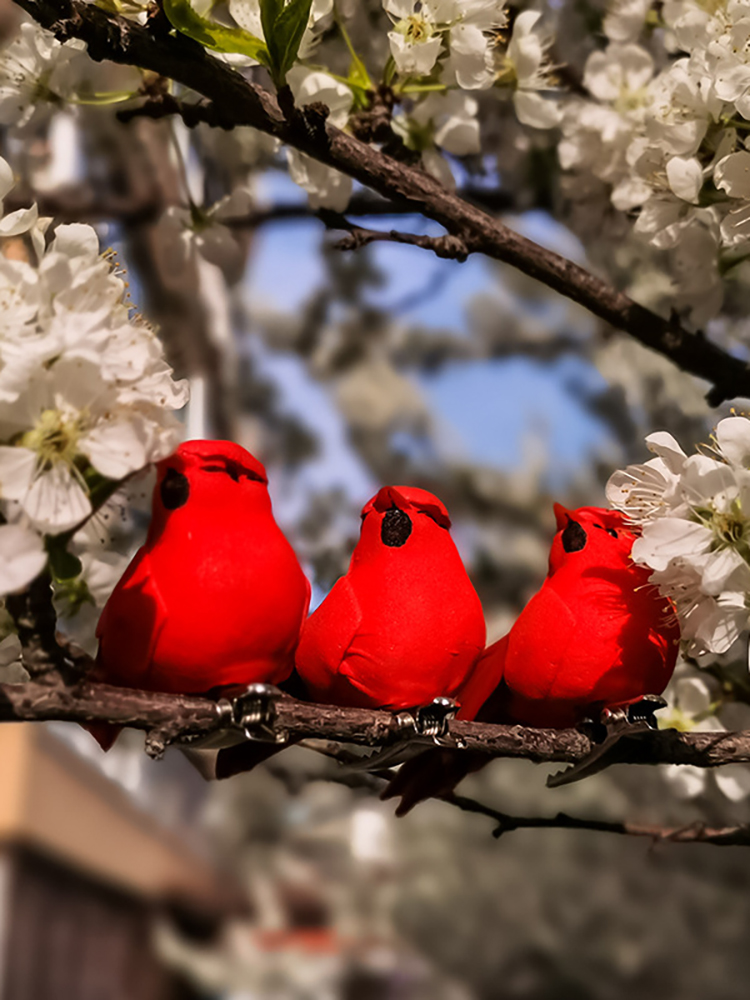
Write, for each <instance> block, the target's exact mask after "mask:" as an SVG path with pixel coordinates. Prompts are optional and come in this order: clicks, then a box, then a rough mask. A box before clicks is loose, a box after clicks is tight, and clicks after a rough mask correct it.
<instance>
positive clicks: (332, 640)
mask: <svg viewBox="0 0 750 1000" xmlns="http://www.w3.org/2000/svg"><path fill="white" fill-rule="evenodd" d="M361 623H362V610H361V608H360V606H359V601H358V600H357V595H356V594H355V593H354V590H353V588H352V585H351V583H350V582H349V578H348V577H346V576H342V577H341V579H340V580H337V581H336V583H335V584H334V585H333V589H332V590H331V592H330V594H329V595H328V597H327V598H326V599H325V601H323V603H322V604H321V605H320V607H318V608H317V609H316V610H315V611H313V613H312V614H311V615H310V617H309V618H308V619H307V621H306V622H305V624H304V626H303V628H302V636H301V638H300V642H299V646H298V647H297V656H296V664H297V672H298V673H299V675H300V677H301V678H302V680H303V681H304V683H305V686H306V687H307V688H308V690H309V692H310V694H311V695H312V696H313V697H314V698H315V699H316V700H317V701H324V700H325V698H326V696H329V695H331V694H332V693H333V691H334V690H335V688H336V680H337V678H338V676H339V674H340V672H341V666H342V663H343V660H344V657H345V656H346V653H347V650H348V649H349V647H350V646H351V644H352V642H353V641H354V638H355V636H356V635H357V631H358V630H359V627H360V625H361Z"/></svg>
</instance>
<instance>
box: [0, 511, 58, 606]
mask: <svg viewBox="0 0 750 1000" xmlns="http://www.w3.org/2000/svg"><path fill="white" fill-rule="evenodd" d="M46 564H47V553H46V551H45V549H44V540H43V539H42V537H41V535H39V534H38V533H37V532H36V531H34V530H33V529H32V528H29V527H26V526H24V525H22V524H2V525H0V594H11V593H13V591H16V590H21V589H22V588H23V587H25V586H26V585H27V584H29V583H31V581H32V580H33V579H34V577H36V576H38V575H39V574H40V573H41V572H42V570H43V569H44V567H45V566H46Z"/></svg>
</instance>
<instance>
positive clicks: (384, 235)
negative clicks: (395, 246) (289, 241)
mask: <svg viewBox="0 0 750 1000" xmlns="http://www.w3.org/2000/svg"><path fill="white" fill-rule="evenodd" d="M318 216H319V217H320V219H321V220H322V221H323V222H324V223H325V224H326V226H327V227H328V228H329V229H345V230H346V232H347V235H346V236H343V237H342V238H341V239H340V240H337V242H336V243H334V247H335V249H336V250H359V249H360V248H361V247H364V246H367V245H368V244H369V243H406V244H408V245H410V246H414V247H421V248H422V249H423V250H431V251H432V252H433V253H434V254H435V256H436V257H443V258H446V259H449V260H458V261H464V260H466V258H467V257H468V256H469V252H470V251H469V249H468V247H467V246H466V244H465V243H464V242H463V240H461V239H459V238H458V237H457V236H451V235H450V234H447V235H445V236H422V235H419V234H417V233H402V232H399V231H398V230H396V229H389V230H387V231H386V230H382V229H365V228H364V227H362V226H355V225H354V223H352V222H349V220H348V219H347V218H346V217H345V216H344V215H340V214H339V213H338V212H328V211H320V212H318Z"/></svg>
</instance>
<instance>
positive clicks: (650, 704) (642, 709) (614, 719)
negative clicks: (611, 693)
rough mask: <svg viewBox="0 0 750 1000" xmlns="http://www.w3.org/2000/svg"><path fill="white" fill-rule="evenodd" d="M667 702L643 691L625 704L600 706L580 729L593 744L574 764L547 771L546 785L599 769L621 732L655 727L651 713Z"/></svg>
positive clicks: (631, 733) (553, 785) (557, 785)
mask: <svg viewBox="0 0 750 1000" xmlns="http://www.w3.org/2000/svg"><path fill="white" fill-rule="evenodd" d="M666 704H667V702H666V701H665V700H664V698H662V697H661V696H660V695H657V694H647V695H644V696H643V698H640V699H639V700H638V701H632V702H629V703H627V704H625V705H613V706H612V707H611V708H604V709H602V712H601V714H600V716H599V718H598V719H586V720H585V721H584V722H583V723H581V727H580V728H581V729H583V730H584V732H586V733H587V735H589V736H590V738H591V739H592V740H594V741H595V742H596V744H597V745H596V746H595V747H593V748H592V750H591V751H590V752H589V753H587V754H586V756H585V757H583V758H582V759H581V760H579V761H578V763H577V764H573V765H572V766H571V767H568V768H566V769H565V770H564V771H559V772H558V773H557V774H551V775H550V776H549V777H548V778H547V788H560V787H561V786H562V785H570V784H572V783H573V782H574V781H580V780H581V778H588V777H589V775H592V774H596V773H597V772H598V771H603V770H604V768H605V767H607V765H608V763H609V761H608V760H607V759H606V758H607V756H608V754H609V752H610V751H611V749H612V747H613V746H614V745H615V744H616V743H618V742H619V741H620V740H621V739H622V738H623V736H642V735H643V734H644V733H649V732H653V731H654V730H655V729H658V728H659V725H658V722H657V719H656V717H655V713H656V712H658V710H659V709H660V708H664V707H665V706H666Z"/></svg>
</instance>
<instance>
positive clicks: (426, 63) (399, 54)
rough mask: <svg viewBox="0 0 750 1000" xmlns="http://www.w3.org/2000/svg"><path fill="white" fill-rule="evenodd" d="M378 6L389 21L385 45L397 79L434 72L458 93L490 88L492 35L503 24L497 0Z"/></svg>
mask: <svg viewBox="0 0 750 1000" xmlns="http://www.w3.org/2000/svg"><path fill="white" fill-rule="evenodd" d="M383 6H384V7H385V9H386V11H387V12H388V14H389V15H390V17H391V19H392V21H393V30H392V31H390V32H389V33H388V41H389V43H390V48H391V56H392V57H393V61H394V63H395V64H396V69H397V70H398V72H399V73H400V74H401V75H402V76H406V77H425V76H429V75H430V74H431V73H432V72H433V70H435V68H436V66H437V67H438V69H439V71H440V72H441V74H443V75H444V80H445V82H446V83H448V84H451V83H453V82H455V84H456V85H457V86H458V87H460V88H461V89H462V90H484V89H486V88H488V87H490V86H491V85H492V82H493V79H494V67H493V65H492V38H493V32H495V31H496V30H497V29H499V28H502V27H504V26H505V24H506V23H507V15H506V13H505V9H504V6H503V4H502V3H500V2H498V0H384V4H383ZM443 56H445V59H444V60H442V57H443ZM438 60H441V62H440V63H438Z"/></svg>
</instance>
